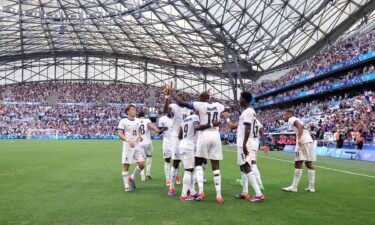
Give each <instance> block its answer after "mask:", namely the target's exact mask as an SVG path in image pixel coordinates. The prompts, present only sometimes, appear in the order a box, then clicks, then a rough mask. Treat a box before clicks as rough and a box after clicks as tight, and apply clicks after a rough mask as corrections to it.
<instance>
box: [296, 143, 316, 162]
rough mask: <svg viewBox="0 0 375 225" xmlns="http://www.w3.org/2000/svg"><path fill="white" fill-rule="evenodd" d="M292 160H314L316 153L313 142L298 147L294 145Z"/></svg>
mask: <svg viewBox="0 0 375 225" xmlns="http://www.w3.org/2000/svg"><path fill="white" fill-rule="evenodd" d="M294 161H316V153H315V146H314V143H313V142H311V143H306V144H303V145H302V148H299V147H298V145H296V151H295V155H294Z"/></svg>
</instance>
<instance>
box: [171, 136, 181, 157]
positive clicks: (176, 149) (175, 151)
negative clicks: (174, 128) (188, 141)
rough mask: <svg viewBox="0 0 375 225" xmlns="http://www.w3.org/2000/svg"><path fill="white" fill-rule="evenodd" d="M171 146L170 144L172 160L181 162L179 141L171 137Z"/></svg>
mask: <svg viewBox="0 0 375 225" xmlns="http://www.w3.org/2000/svg"><path fill="white" fill-rule="evenodd" d="M171 144H172V160H181V154H180V139H178V137H171Z"/></svg>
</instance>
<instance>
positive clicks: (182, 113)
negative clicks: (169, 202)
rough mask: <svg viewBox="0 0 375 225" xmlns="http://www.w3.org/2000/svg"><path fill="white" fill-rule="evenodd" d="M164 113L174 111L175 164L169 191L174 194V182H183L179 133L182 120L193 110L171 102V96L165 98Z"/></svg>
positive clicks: (172, 169)
mask: <svg viewBox="0 0 375 225" xmlns="http://www.w3.org/2000/svg"><path fill="white" fill-rule="evenodd" d="M164 113H172V115H173V116H172V120H173V123H172V127H171V131H170V132H171V144H172V160H173V165H172V168H171V176H170V181H171V182H170V186H169V191H168V196H174V194H175V193H174V190H175V189H174V183H175V181H176V183H177V184H180V183H181V180H180V176H179V166H180V162H181V153H180V148H179V145H180V140H179V139H178V133H179V131H180V125H181V123H182V121H183V120H184V119H185V118H186V117H187V116H189V115H190V114H191V110H189V109H188V108H185V107H181V106H178V105H177V104H174V103H172V104H170V99H169V97H167V98H165V102H164Z"/></svg>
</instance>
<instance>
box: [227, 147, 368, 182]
mask: <svg viewBox="0 0 375 225" xmlns="http://www.w3.org/2000/svg"><path fill="white" fill-rule="evenodd" d="M225 151H228V152H235V151H231V150H226V149H225ZM257 157H261V158H267V159H272V160H277V161H282V162H287V163H292V164H294V162H293V161H288V160H285V159H278V158H273V157H269V156H263V155H257ZM314 167H318V168H321V169H326V170H332V171H337V172H342V173H347V174H352V175H357V176H362V177H369V178H374V179H375V176H371V175H366V174H361V173H354V172H350V171H346V170H338V169H334V168H329V167H324V166H317V165H314Z"/></svg>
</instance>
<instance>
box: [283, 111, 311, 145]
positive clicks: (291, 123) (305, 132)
mask: <svg viewBox="0 0 375 225" xmlns="http://www.w3.org/2000/svg"><path fill="white" fill-rule="evenodd" d="M296 121H298V122H299V123H301V124H302V126H304V124H303V122H302V121H301V120H300V119H298V118H297V117H294V116H292V117H290V118H289V120H288V124H289V129H290V130H293V131H294V132H295V133H296V140H297V143H298V142H299V140H298V128H297V127H296V126H295V125H294V123H295V122H296ZM301 142H302V144H306V143H311V142H314V141H313V139H312V137H311V135H310V132H309V131H308V130H307V129H305V128H303V133H302V136H301Z"/></svg>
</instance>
